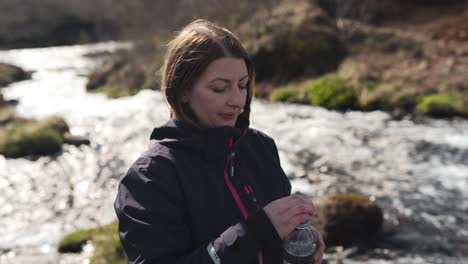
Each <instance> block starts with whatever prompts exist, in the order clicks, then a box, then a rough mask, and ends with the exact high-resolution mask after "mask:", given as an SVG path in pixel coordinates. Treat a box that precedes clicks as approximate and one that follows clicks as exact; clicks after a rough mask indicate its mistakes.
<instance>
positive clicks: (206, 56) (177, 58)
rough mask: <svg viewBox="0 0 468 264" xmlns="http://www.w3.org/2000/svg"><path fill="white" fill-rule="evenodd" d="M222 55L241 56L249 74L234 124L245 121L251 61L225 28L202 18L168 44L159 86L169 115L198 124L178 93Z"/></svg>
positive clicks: (250, 88)
mask: <svg viewBox="0 0 468 264" xmlns="http://www.w3.org/2000/svg"><path fill="white" fill-rule="evenodd" d="M222 57H233V58H239V59H244V61H245V64H246V66H247V72H248V75H249V82H248V83H247V91H248V92H247V100H246V103H245V106H244V109H243V112H242V113H241V114H240V115H239V117H238V119H237V123H236V126H241V125H243V124H245V123H246V122H248V121H249V116H250V102H251V101H252V96H253V90H254V79H255V72H254V67H253V63H252V60H251V59H250V58H249V56H248V55H247V52H246V50H245V48H244V47H243V46H242V44H241V43H240V41H239V40H238V39H237V37H236V36H235V35H234V34H233V33H232V32H230V31H229V30H227V29H225V28H222V27H219V26H217V25H215V24H213V23H211V22H209V21H206V20H202V19H199V20H195V21H193V22H192V23H190V24H189V25H187V26H186V27H184V28H183V29H182V30H181V31H180V32H178V34H177V35H176V36H175V38H174V39H173V40H172V41H171V42H170V43H169V45H168V49H167V51H166V57H165V60H164V66H163V68H162V80H161V89H162V91H163V93H164V96H165V98H166V101H167V103H168V104H169V107H170V110H171V117H173V116H175V117H177V118H178V119H180V120H182V121H185V122H188V123H190V124H193V125H195V126H199V124H197V121H196V117H195V115H194V114H193V112H192V111H191V110H190V108H189V106H188V104H186V103H183V102H182V95H183V93H184V92H185V91H187V90H189V89H191V88H192V87H193V85H194V84H195V82H196V81H197V80H198V78H199V77H200V76H201V75H202V73H203V72H204V71H205V69H206V68H207V67H208V65H209V64H210V63H211V62H213V61H214V60H216V59H219V58H222Z"/></svg>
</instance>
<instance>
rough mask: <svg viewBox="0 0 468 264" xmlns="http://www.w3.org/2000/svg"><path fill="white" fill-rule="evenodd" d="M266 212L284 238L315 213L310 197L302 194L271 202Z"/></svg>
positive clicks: (266, 207) (265, 208)
mask: <svg viewBox="0 0 468 264" xmlns="http://www.w3.org/2000/svg"><path fill="white" fill-rule="evenodd" d="M264 210H265V213H266V214H267V216H268V217H269V218H270V221H271V222H272V224H273V226H275V228H276V231H277V232H278V235H279V236H280V237H281V239H284V238H285V237H286V236H287V235H288V234H289V233H291V231H292V230H293V229H294V228H295V227H296V226H298V225H299V224H301V223H303V222H305V221H308V220H309V219H310V218H311V217H312V216H313V215H314V213H315V208H314V205H313V203H312V201H311V200H310V199H308V198H307V197H305V196H302V195H295V194H294V195H290V196H287V197H283V198H280V199H278V200H275V201H273V202H271V203H269V204H268V205H267V206H265V207H264Z"/></svg>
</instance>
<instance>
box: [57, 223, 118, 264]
mask: <svg viewBox="0 0 468 264" xmlns="http://www.w3.org/2000/svg"><path fill="white" fill-rule="evenodd" d="M117 227H118V222H117V221H114V222H112V223H111V224H109V225H105V226H100V227H96V228H90V229H81V230H77V231H75V232H73V233H71V234H69V235H67V236H65V237H64V238H63V239H62V241H60V243H59V246H58V250H59V252H62V253H63V252H80V251H81V250H82V247H83V245H84V244H85V243H86V242H87V241H92V243H93V245H94V254H93V256H92V257H91V264H107V263H117V264H124V263H126V258H125V253H124V250H123V248H122V244H121V243H120V239H119V235H118V228H117Z"/></svg>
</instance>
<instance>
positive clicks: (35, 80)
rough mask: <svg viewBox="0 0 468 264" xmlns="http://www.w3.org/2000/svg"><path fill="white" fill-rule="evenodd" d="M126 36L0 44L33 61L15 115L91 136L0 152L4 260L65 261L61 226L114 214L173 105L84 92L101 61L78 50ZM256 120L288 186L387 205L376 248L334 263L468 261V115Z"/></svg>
mask: <svg viewBox="0 0 468 264" xmlns="http://www.w3.org/2000/svg"><path fill="white" fill-rule="evenodd" d="M129 45H130V44H126V43H99V44H93V45H80V46H68V47H52V48H37V49H24V50H8V51H1V52H0V61H1V62H7V63H12V64H15V65H18V66H20V67H22V68H24V69H26V70H32V71H35V72H34V74H33V76H32V80H27V81H22V82H19V83H15V84H12V85H10V86H9V87H7V88H3V89H2V91H3V93H4V96H5V98H6V99H17V100H19V104H18V106H17V108H16V109H17V113H18V114H19V115H21V116H25V117H33V118H37V119H42V118H46V117H49V116H52V115H60V116H62V117H64V118H65V120H66V121H67V123H68V124H69V125H70V127H71V132H72V133H73V134H79V135H85V136H88V137H89V138H90V140H91V144H90V145H89V146H80V147H75V146H69V145H65V146H64V148H63V152H62V153H60V154H57V155H54V156H51V157H41V158H39V159H38V160H35V161H32V160H28V159H23V158H20V159H5V158H4V157H3V156H0V234H2V235H1V236H0V263H58V262H60V263H66V262H65V261H63V258H61V257H60V256H59V255H58V254H57V253H56V250H55V247H56V244H57V242H58V241H59V240H60V239H61V238H62V237H63V235H64V234H67V233H69V232H71V231H74V230H75V229H77V228H85V227H92V226H95V225H100V224H107V223H109V222H111V221H113V220H114V219H115V215H114V212H113V207H112V203H113V199H114V197H115V193H116V184H117V181H118V179H119V177H120V176H121V175H122V174H123V173H125V172H126V170H127V168H128V167H129V165H130V164H131V163H132V162H133V161H134V160H135V159H136V157H137V156H138V155H139V154H140V153H141V152H142V151H144V150H145V148H146V146H147V143H148V138H149V135H150V133H151V130H152V128H153V127H154V126H158V125H161V124H163V123H164V122H165V121H166V120H167V118H168V115H169V114H168V110H167V109H166V104H165V102H164V100H163V98H162V96H161V94H160V93H159V92H157V91H149V90H143V91H141V92H140V93H138V94H137V95H135V96H132V97H127V98H121V99H107V98H106V97H105V96H104V95H102V94H90V93H86V90H85V84H86V77H85V74H87V73H89V72H90V71H91V70H92V69H93V68H94V67H96V66H97V65H99V63H101V61H100V60H99V59H92V58H90V57H87V56H83V55H85V54H87V53H90V52H100V51H112V50H115V49H117V48H127V47H128V46H129ZM251 123H252V127H254V128H257V129H260V130H262V131H264V132H266V133H267V134H269V135H271V136H272V137H273V138H274V139H275V140H276V143H277V145H278V149H279V151H280V156H281V162H282V165H283V168H284V169H285V171H286V173H287V174H288V176H289V177H290V179H291V181H292V185H293V192H301V193H304V194H307V195H311V196H317V197H319V196H322V195H324V194H327V193H336V192H344V191H355V192H360V193H364V194H369V195H373V196H374V197H375V199H376V201H377V202H378V203H379V205H381V206H382V208H384V212H385V232H386V234H387V237H383V238H382V239H381V241H380V242H379V243H380V244H379V243H377V244H378V248H375V249H373V250H370V251H368V252H367V253H366V254H364V255H362V254H361V255H359V254H354V255H353V254H349V255H348V257H346V254H345V253H346V250H345V251H342V252H339V251H337V252H336V253H333V254H329V255H327V256H326V257H327V259H328V261H329V263H335V262H336V263H468V260H465V258H467V257H468V121H466V120H460V119H453V120H432V119H424V120H420V121H418V122H415V121H412V120H410V119H403V120H393V119H392V118H391V117H390V116H389V115H388V114H386V113H383V112H378V111H377V112H368V113H363V112H347V113H337V112H334V111H327V110H324V109H321V108H316V107H310V106H301V105H286V104H273V103H267V102H262V101H259V100H257V101H255V102H254V103H253V110H252V122H251ZM83 261H84V262H86V261H85V260H83V258H76V259H74V260H71V261H69V262H70V263H81V262H83Z"/></svg>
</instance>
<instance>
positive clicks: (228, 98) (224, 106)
mask: <svg viewBox="0 0 468 264" xmlns="http://www.w3.org/2000/svg"><path fill="white" fill-rule="evenodd" d="M248 81H249V75H248V72H247V66H246V65H245V61H244V60H243V59H238V58H232V57H223V58H219V59H217V60H214V61H213V62H212V63H210V64H209V65H208V67H207V68H206V69H205V71H204V72H203V73H202V75H201V76H200V78H199V79H198V80H197V81H196V82H195V84H194V85H193V87H192V89H190V90H189V91H187V92H186V93H185V94H184V95H183V97H182V102H184V103H188V104H189V105H190V108H191V109H192V111H193V112H194V114H195V116H196V117H197V121H198V123H199V124H200V125H201V126H202V127H206V128H212V127H220V126H234V125H235V124H236V120H237V117H238V116H239V114H241V113H242V110H243V109H244V105H245V102H246V99H247V86H246V85H247V82H248Z"/></svg>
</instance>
